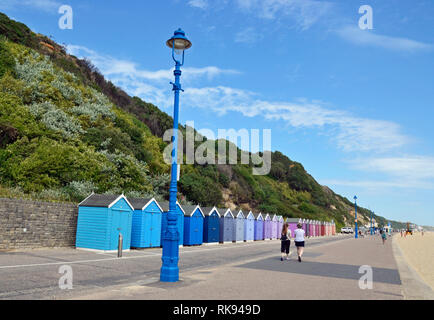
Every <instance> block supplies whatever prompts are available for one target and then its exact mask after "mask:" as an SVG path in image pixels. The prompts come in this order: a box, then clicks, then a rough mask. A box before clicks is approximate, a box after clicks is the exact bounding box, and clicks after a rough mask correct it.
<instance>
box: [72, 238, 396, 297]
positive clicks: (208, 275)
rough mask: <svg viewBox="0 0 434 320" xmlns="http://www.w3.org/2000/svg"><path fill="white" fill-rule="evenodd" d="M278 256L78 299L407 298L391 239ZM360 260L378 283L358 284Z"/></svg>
mask: <svg viewBox="0 0 434 320" xmlns="http://www.w3.org/2000/svg"><path fill="white" fill-rule="evenodd" d="M294 249H295V248H293V255H292V259H291V260H290V261H283V262H281V261H280V259H279V255H278V254H277V255H276V254H273V255H270V254H268V255H266V256H265V255H264V256H262V257H252V259H251V260H250V261H244V262H242V263H240V262H234V263H231V264H226V265H223V266H219V267H214V268H212V267H209V268H201V269H198V270H191V271H188V272H183V273H182V281H180V282H178V283H175V284H166V283H160V282H158V281H154V282H153V283H148V284H140V283H131V284H129V285H127V286H118V287H112V288H105V289H104V291H103V292H94V293H92V294H89V295H78V296H76V297H75V298H78V299H187V300H188V299H217V300H221V299H224V300H233V299H235V300H236V299H273V300H275V299H289V300H293V299H403V295H402V287H401V281H400V277H399V273H398V270H397V265H396V263H395V259H394V257H393V253H392V248H391V243H390V242H388V243H387V244H386V245H383V244H382V243H381V239H380V238H379V237H373V238H364V239H357V240H356V239H352V238H351V239H348V238H347V239H346V240H342V241H336V242H330V243H325V244H322V245H318V246H316V247H309V246H307V247H306V254H305V256H304V259H303V262H302V263H299V262H298V261H296V259H295V257H296V255H295V254H294ZM361 265H370V266H371V267H372V268H373V280H374V283H373V288H372V289H365V290H362V289H360V287H359V279H360V277H361V276H362V275H361V274H359V267H360V266H361Z"/></svg>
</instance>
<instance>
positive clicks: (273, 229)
mask: <svg viewBox="0 0 434 320" xmlns="http://www.w3.org/2000/svg"><path fill="white" fill-rule="evenodd" d="M277 220H278V219H277V215H276V214H273V217H272V218H271V239H277V237H278V231H277V225H278V223H279V222H278V221H277Z"/></svg>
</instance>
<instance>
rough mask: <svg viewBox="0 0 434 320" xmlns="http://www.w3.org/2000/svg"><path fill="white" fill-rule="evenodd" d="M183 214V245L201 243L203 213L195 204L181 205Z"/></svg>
mask: <svg viewBox="0 0 434 320" xmlns="http://www.w3.org/2000/svg"><path fill="white" fill-rule="evenodd" d="M183 209H184V212H185V215H184V245H185V246H198V245H201V244H202V243H203V219H204V218H205V215H204V214H203V212H202V209H201V208H200V207H199V206H198V205H197V206H190V205H185V206H183Z"/></svg>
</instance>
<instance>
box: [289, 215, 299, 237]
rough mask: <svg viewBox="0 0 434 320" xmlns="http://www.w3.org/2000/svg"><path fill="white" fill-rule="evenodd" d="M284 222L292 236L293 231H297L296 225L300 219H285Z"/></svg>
mask: <svg viewBox="0 0 434 320" xmlns="http://www.w3.org/2000/svg"><path fill="white" fill-rule="evenodd" d="M286 222H287V223H288V224H289V230H291V235H292V236H294V231H295V229H297V224H298V223H299V222H300V218H286Z"/></svg>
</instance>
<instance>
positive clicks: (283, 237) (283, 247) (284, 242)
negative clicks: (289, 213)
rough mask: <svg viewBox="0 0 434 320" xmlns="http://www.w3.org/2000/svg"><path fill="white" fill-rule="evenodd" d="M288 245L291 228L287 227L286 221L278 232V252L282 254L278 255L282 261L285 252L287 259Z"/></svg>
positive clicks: (289, 244) (289, 243)
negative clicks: (279, 232)
mask: <svg viewBox="0 0 434 320" xmlns="http://www.w3.org/2000/svg"><path fill="white" fill-rule="evenodd" d="M290 246H291V229H289V224H288V222H286V223H284V224H283V227H282V232H281V234H280V252H281V255H282V256H281V257H280V261H283V258H284V257H285V254H286V260H289V254H290V251H289V249H290V248H289V247H290Z"/></svg>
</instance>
